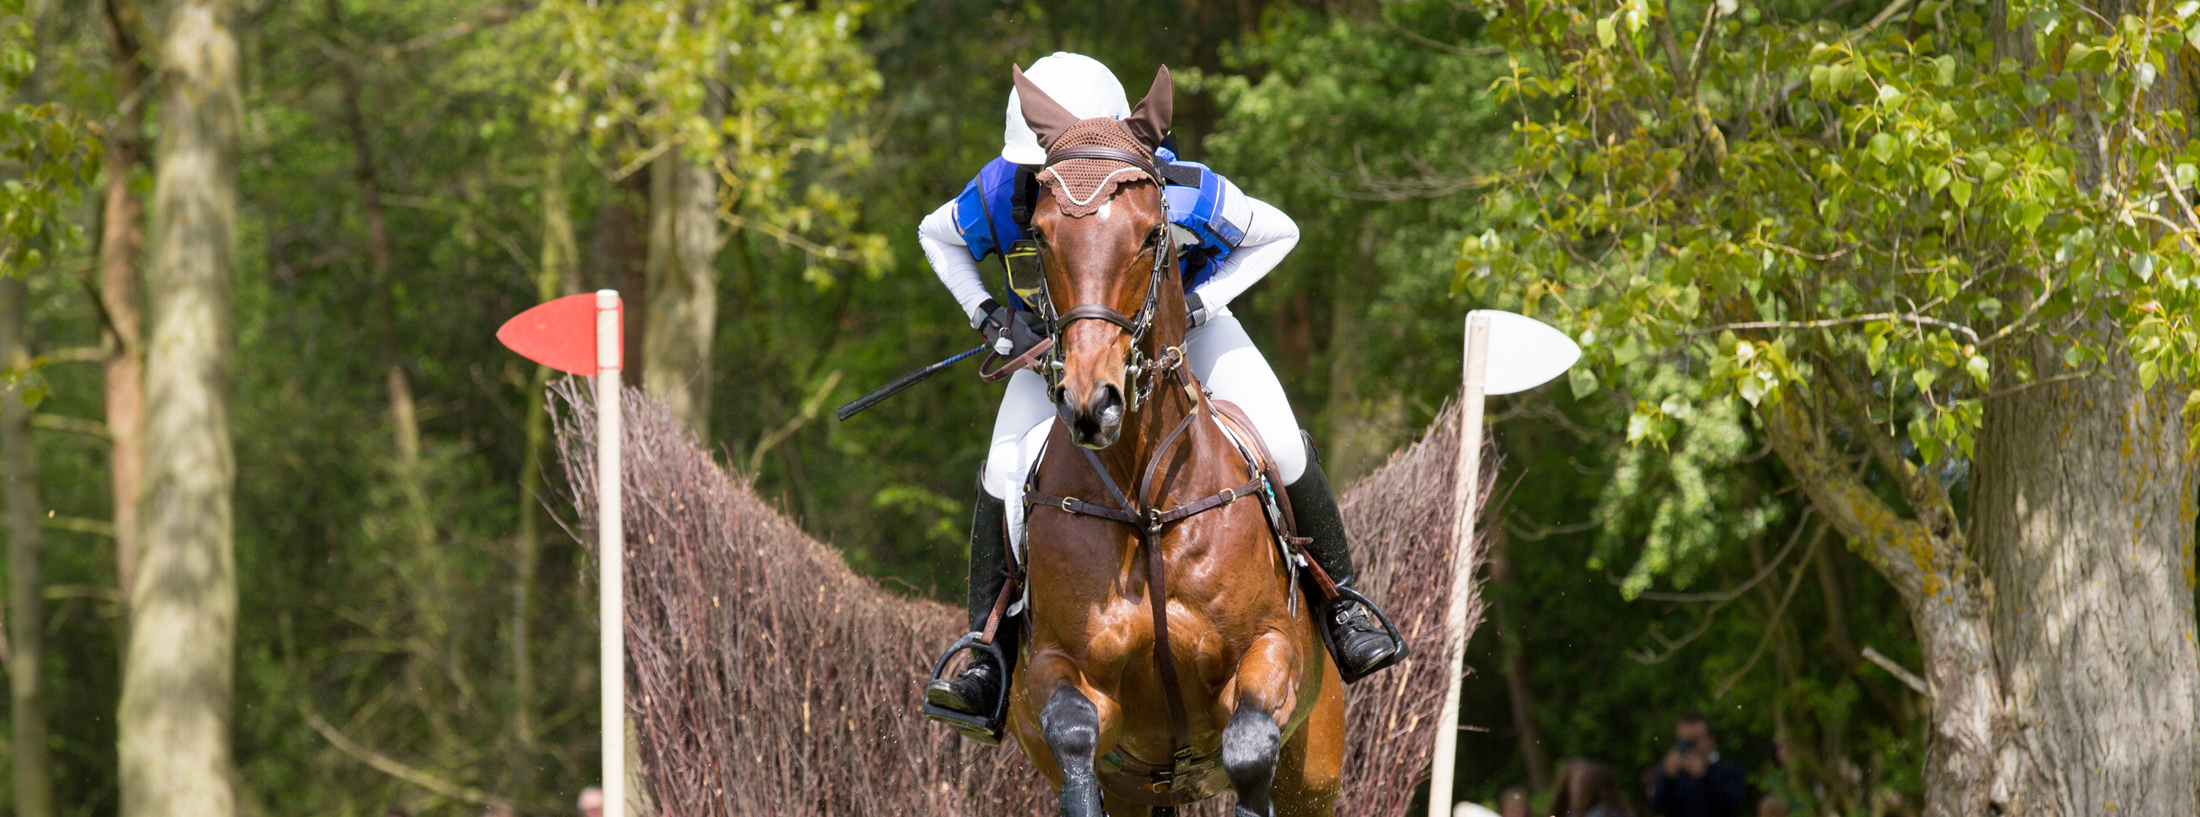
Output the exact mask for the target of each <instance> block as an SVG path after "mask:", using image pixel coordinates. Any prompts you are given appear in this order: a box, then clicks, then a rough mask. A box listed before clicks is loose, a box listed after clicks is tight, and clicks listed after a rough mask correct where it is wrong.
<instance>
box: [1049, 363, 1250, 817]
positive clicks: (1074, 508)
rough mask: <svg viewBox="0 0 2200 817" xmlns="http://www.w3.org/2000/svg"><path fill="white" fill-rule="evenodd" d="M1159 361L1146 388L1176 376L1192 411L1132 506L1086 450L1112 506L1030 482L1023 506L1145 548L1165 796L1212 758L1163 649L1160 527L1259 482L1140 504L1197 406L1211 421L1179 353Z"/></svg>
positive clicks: (1162, 448) (1164, 446)
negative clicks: (1122, 531) (1120, 535)
mask: <svg viewBox="0 0 2200 817" xmlns="http://www.w3.org/2000/svg"><path fill="white" fill-rule="evenodd" d="M1162 361H1166V364H1165V365H1164V364H1163V362H1160V361H1157V363H1156V365H1155V367H1154V370H1153V371H1152V372H1150V373H1149V375H1150V376H1151V377H1152V378H1153V382H1152V385H1153V386H1159V385H1160V381H1161V379H1162V378H1163V377H1168V376H1174V377H1176V378H1177V379H1178V380H1179V381H1180V382H1182V383H1183V384H1184V390H1185V392H1186V393H1187V394H1189V395H1190V396H1191V397H1192V410H1191V411H1190V412H1189V413H1187V414H1185V415H1184V419H1183V420H1182V421H1180V422H1178V423H1177V424H1176V427H1175V428H1173V429H1171V430H1170V431H1169V434H1168V436H1166V437H1163V438H1162V439H1161V444H1160V445H1159V446H1156V447H1155V448H1154V450H1153V453H1152V455H1151V456H1150V458H1149V459H1148V460H1147V462H1146V470H1145V473H1143V474H1142V475H1140V477H1139V479H1138V485H1137V489H1138V501H1137V502H1136V503H1133V502H1132V501H1131V499H1130V498H1129V497H1128V496H1125V495H1124V493H1123V490H1122V488H1120V487H1118V486H1117V485H1116V484H1115V477H1114V476H1113V475H1111V474H1109V473H1108V469H1107V466H1106V465H1105V464H1103V463H1101V462H1100V456H1099V455H1098V454H1094V453H1093V452H1092V449H1089V448H1079V449H1077V450H1078V451H1081V452H1083V453H1084V455H1085V461H1086V462H1087V463H1090V464H1091V465H1092V470H1093V472H1094V473H1096V474H1099V475H1100V483H1101V484H1102V485H1104V486H1106V487H1107V489H1108V495H1109V496H1110V497H1111V498H1113V499H1114V500H1115V504H1116V506H1117V507H1112V508H1111V507H1108V506H1106V505H1098V504H1094V503H1091V502H1087V501H1085V500H1083V499H1079V498H1077V497H1073V496H1056V495H1054V494H1049V493H1046V492H1043V491H1040V490H1038V488H1037V487H1036V485H1034V484H1031V483H1027V484H1026V485H1025V487H1024V505H1025V506H1026V507H1027V508H1037V507H1046V508H1053V509H1055V510H1058V511H1062V512H1063V513H1068V514H1075V515H1079V516H1091V517H1096V518H1099V519H1106V520H1108V521H1110V522H1119V523H1122V524H1125V525H1129V526H1131V529H1133V530H1135V531H1137V532H1138V541H1139V546H1140V547H1141V548H1142V549H1144V550H1145V562H1146V598H1147V599H1148V601H1149V602H1150V604H1149V606H1150V607H1151V608H1152V609H1153V650H1154V663H1155V665H1156V669H1157V670H1158V671H1159V674H1160V676H1161V696H1162V698H1163V699H1164V700H1165V702H1166V703H1167V704H1168V710H1169V730H1170V738H1169V757H1170V761H1169V762H1170V769H1169V771H1168V772H1167V773H1165V774H1160V775H1159V776H1161V777H1162V778H1163V782H1162V783H1160V784H1158V787H1155V788H1153V789H1152V790H1153V791H1154V792H1156V793H1166V792H1168V791H1169V790H1170V789H1171V788H1173V787H1174V784H1175V783H1176V782H1177V780H1178V776H1179V775H1180V774H1186V773H1194V774H1196V773H1199V772H1201V771H1204V765H1205V764H1204V763H1203V761H1211V760H1212V758H1200V757H1196V756H1194V755H1193V754H1192V741H1191V718H1190V716H1189V715H1187V714H1186V713H1185V710H1184V691H1183V685H1182V684H1181V683H1180V682H1179V681H1178V680H1177V673H1176V654H1175V652H1174V651H1172V650H1171V649H1170V647H1169V594H1168V580H1167V577H1166V575H1165V571H1164V570H1163V565H1162V555H1161V528H1162V526H1164V525H1168V524H1170V523H1172V522H1180V521H1183V520H1185V519H1188V518H1191V517H1193V516H1197V515H1199V514H1202V513H1206V512H1207V511H1211V510H1214V509H1216V508H1220V507H1222V506H1225V505H1228V504H1230V503H1232V502H1235V501H1237V500H1239V499H1244V498H1246V497H1251V496H1254V495H1255V494H1256V492H1258V491H1259V490H1260V488H1261V482H1262V479H1263V477H1262V475H1261V474H1259V473H1255V474H1253V476H1252V479H1249V480H1246V482H1245V484H1243V485H1238V486H1234V487H1230V488H1224V489H1222V490H1220V491H1216V492H1214V493H1212V494H1208V495H1206V496H1203V497H1200V498H1198V499H1195V500H1192V501H1190V502H1186V503H1184V504H1181V505H1178V506H1176V507H1173V508H1161V507H1159V506H1156V505H1149V504H1146V497H1148V496H1150V495H1153V494H1154V488H1155V487H1156V486H1155V485H1154V478H1155V477H1156V475H1158V474H1159V473H1160V470H1161V463H1162V462H1163V461H1165V460H1167V459H1168V458H1169V457H1168V454H1169V452H1170V451H1172V450H1174V449H1175V447H1176V444H1177V443H1178V442H1179V441H1180V440H1182V439H1184V435H1185V432H1188V431H1190V430H1191V427H1192V423H1193V422H1194V421H1196V420H1197V419H1199V416H1200V409H1201V408H1202V407H1205V408H1206V409H1207V412H1206V414H1207V419H1208V422H1216V420H1215V415H1214V407H1213V405H1212V404H1210V403H1208V402H1207V400H1206V399H1205V396H1204V395H1202V394H1200V390H1199V388H1198V387H1197V386H1195V385H1193V384H1192V383H1191V381H1190V380H1188V379H1186V378H1185V377H1184V375H1183V374H1182V373H1181V372H1179V371H1178V369H1179V368H1181V367H1182V366H1183V365H1184V362H1183V357H1182V356H1181V355H1164V356H1163V358H1162ZM1036 476H1037V473H1036V469H1034V473H1033V482H1036ZM1156 499H1159V497H1156Z"/></svg>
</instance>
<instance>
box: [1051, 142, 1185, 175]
mask: <svg viewBox="0 0 2200 817" xmlns="http://www.w3.org/2000/svg"><path fill="white" fill-rule="evenodd" d="M1071 159H1102V160H1106V161H1110V162H1122V163H1124V164H1127V165H1130V166H1131V167H1135V168H1138V169H1139V170H1143V171H1146V175H1149V176H1152V177H1154V178H1156V179H1159V178H1160V177H1161V172H1160V171H1158V170H1155V169H1154V164H1153V155H1152V154H1147V155H1144V156H1140V155H1138V154H1136V153H1132V152H1130V151H1128V150H1124V149H1122V148H1113V147H1108V146H1107V145H1083V146H1080V147H1068V148H1062V149H1061V150H1050V151H1047V161H1046V166H1047V167H1053V166H1055V165H1058V164H1061V163H1063V162H1066V161H1069V160H1071Z"/></svg>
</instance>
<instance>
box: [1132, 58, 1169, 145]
mask: <svg viewBox="0 0 2200 817" xmlns="http://www.w3.org/2000/svg"><path fill="white" fill-rule="evenodd" d="M1175 108H1176V83H1174V82H1172V81H1170V80H1169V66H1166V65H1164V66H1161V70H1160V71H1159V72H1156V73H1155V74H1154V75H1153V90H1150V91H1147V92H1146V98H1145V99H1141V100H1139V101H1138V107H1137V108H1135V109H1132V111H1131V118H1129V119H1125V120H1123V124H1125V125H1128V126H1130V129H1131V135H1132V136H1135V137H1138V141H1140V142H1144V143H1146V145H1147V146H1149V147H1160V146H1161V140H1162V139H1163V138H1165V137H1167V136H1168V135H1169V118H1170V116H1171V115H1172V114H1173V113H1174V111H1175Z"/></svg>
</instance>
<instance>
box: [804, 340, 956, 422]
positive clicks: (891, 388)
mask: <svg viewBox="0 0 2200 817" xmlns="http://www.w3.org/2000/svg"><path fill="white" fill-rule="evenodd" d="M991 348H993V347H991V346H988V345H986V344H983V343H981V344H978V345H977V346H975V347H972V348H971V349H970V350H969V351H967V352H963V353H961V354H958V355H956V356H954V357H951V358H948V359H946V360H942V361H940V362H938V363H934V364H932V365H930V366H926V367H924V368H922V369H918V370H916V371H913V372H910V373H908V374H905V375H902V376H900V377H897V378H894V381H893V382H891V383H888V384H886V385H884V386H880V387H878V388H876V389H872V390H871V392H870V393H869V394H866V395H864V396H862V397H858V398H856V399H854V400H850V401H848V402H847V403H844V404H842V405H841V407H840V408H836V409H833V413H834V414H837V415H840V419H842V420H846V419H848V418H850V417H853V416H855V414H856V412H859V411H862V410H864V409H867V408H870V407H871V406H872V405H874V404H876V403H877V402H878V401H880V400H884V399H886V398H888V397H892V396H894V395H895V394H897V393H899V392H900V391H901V390H902V389H906V388H909V387H910V386H914V385H917V384H918V383H922V382H924V379H925V378H928V377H931V376H933V375H936V374H939V373H940V371H941V370H943V369H946V368H947V367H949V366H953V365H955V364H957V363H961V362H963V361H965V360H969V359H971V358H972V357H976V356H977V355H978V353H980V352H984V351H985V350H987V349H991Z"/></svg>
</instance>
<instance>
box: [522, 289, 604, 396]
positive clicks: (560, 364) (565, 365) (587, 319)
mask: <svg viewBox="0 0 2200 817" xmlns="http://www.w3.org/2000/svg"><path fill="white" fill-rule="evenodd" d="M615 309H617V311H618V313H619V339H618V344H619V353H618V355H617V356H616V357H613V358H612V359H613V360H617V361H621V362H624V361H625V360H626V338H625V335H626V307H625V305H624V304H620V305H619V306H618V307H615ZM497 341H498V342H500V343H503V344H504V346H505V348H508V349H511V350H512V351H514V352H518V353H519V354H520V356H521V357H524V358H527V359H528V360H532V361H534V362H536V363H540V364H542V365H544V366H548V367H550V368H553V369H556V370H558V371H561V372H565V373H567V374H577V375H580V376H582V377H594V376H595V375H596V294H595V293H592V292H584V293H581V294H579V295H567V296H565V297H563V298H559V299H557V300H555V301H550V302H548V303H545V304H541V305H539V306H536V307H535V308H533V309H530V310H527V311H525V312H521V313H519V314H518V315H514V316H512V319H511V320H508V321H505V322H504V326H502V327H500V328H498V329H497Z"/></svg>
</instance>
